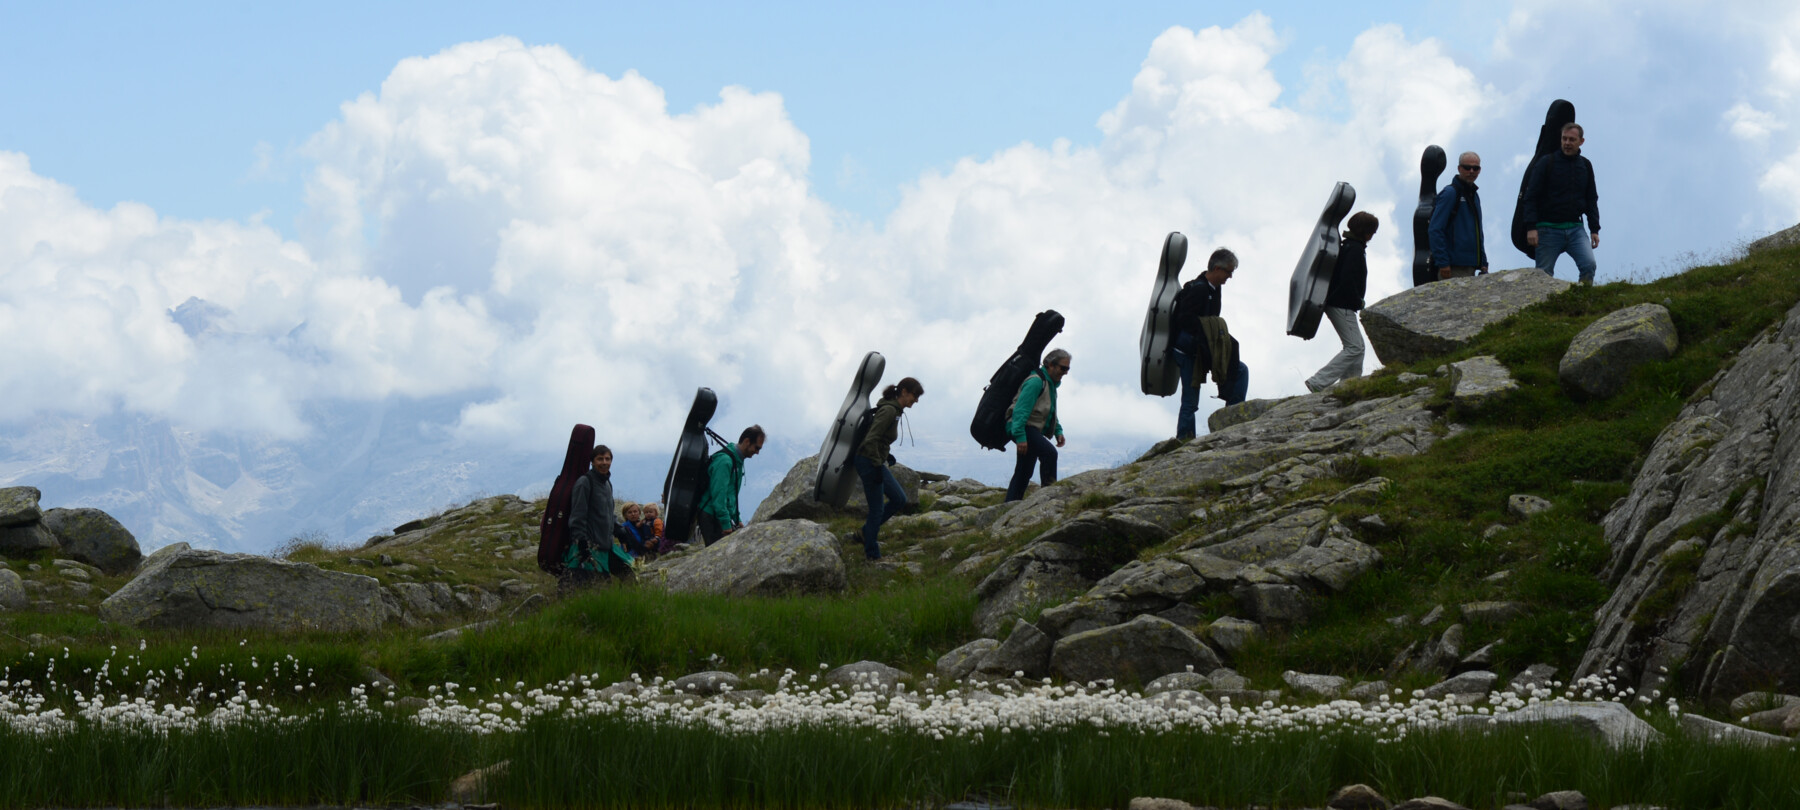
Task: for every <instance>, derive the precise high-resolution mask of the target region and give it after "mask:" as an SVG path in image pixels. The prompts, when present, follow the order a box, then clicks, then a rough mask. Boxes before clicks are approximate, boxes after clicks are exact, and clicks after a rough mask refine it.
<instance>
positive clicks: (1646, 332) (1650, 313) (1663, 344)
mask: <svg viewBox="0 0 1800 810" xmlns="http://www.w3.org/2000/svg"><path fill="white" fill-rule="evenodd" d="M1680 345H1681V341H1680V339H1679V338H1678V337H1677V336H1676V334H1675V320H1674V319H1673V318H1671V317H1669V310H1668V308H1667V307H1664V306H1663V305H1661V304H1639V305H1637V306H1635V307H1626V308H1624V309H1621V310H1618V311H1617V312H1612V313H1609V314H1607V315H1604V316H1601V318H1600V319H1599V320H1596V321H1594V322H1593V323H1591V324H1588V327H1587V328H1586V329H1583V330H1581V333H1580V334H1578V335H1576V336H1575V339H1574V340H1572V341H1570V342H1569V349H1568V351H1566V352H1564V353H1563V356H1562V361H1561V362H1560V363H1558V364H1557V366H1556V377H1557V379H1558V380H1560V381H1561V382H1562V387H1563V390H1565V391H1567V392H1569V395H1570V396H1572V397H1575V398H1577V399H1607V398H1609V397H1611V396H1613V395H1615V394H1617V393H1619V391H1620V390H1621V389H1623V388H1624V387H1625V383H1626V381H1627V380H1629V379H1630V377H1631V372H1632V371H1633V370H1634V369H1636V368H1637V367H1638V366H1641V365H1644V364H1645V363H1655V362H1658V361H1661V360H1667V359H1669V358H1671V357H1674V356H1675V349H1676V348H1677V347H1679V346H1680Z"/></svg>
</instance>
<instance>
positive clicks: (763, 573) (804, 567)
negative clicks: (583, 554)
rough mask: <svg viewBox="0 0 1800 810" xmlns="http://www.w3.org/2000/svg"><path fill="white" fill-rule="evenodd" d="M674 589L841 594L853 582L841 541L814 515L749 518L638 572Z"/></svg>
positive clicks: (734, 593) (733, 593) (747, 593)
mask: <svg viewBox="0 0 1800 810" xmlns="http://www.w3.org/2000/svg"><path fill="white" fill-rule="evenodd" d="M640 578H641V579H643V580H644V581H646V582H652V583H660V584H662V585H663V586H664V587H666V588H668V589H669V590H671V591H678V592H692V593H718V594H727V595H730V596H753V595H754V596H775V595H780V594H803V593H841V592H842V591H843V590H844V588H846V587H848V585H849V583H848V581H847V580H846V579H845V575H844V558H843V557H841V556H839V555H838V547H837V541H836V540H835V539H834V538H833V537H832V536H831V532H830V531H827V530H826V528H825V527H824V526H820V525H819V524H817V523H814V522H812V521H810V520H772V521H768V522H760V523H751V524H749V525H748V526H745V527H744V528H742V529H739V530H737V531H735V532H732V533H731V534H729V535H726V536H725V538H724V539H722V540H720V541H719V542H717V543H714V544H712V545H710V546H707V547H705V548H703V549H700V550H699V551H696V552H694V553H692V554H683V555H681V556H678V557H673V558H670V559H668V560H667V561H666V562H664V561H658V562H656V563H652V564H651V565H650V566H649V567H648V568H646V569H645V570H644V571H643V572H641V574H640Z"/></svg>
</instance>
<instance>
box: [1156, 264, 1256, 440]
mask: <svg viewBox="0 0 1800 810" xmlns="http://www.w3.org/2000/svg"><path fill="white" fill-rule="evenodd" d="M1237 266H1238V258H1237V254H1235V253H1232V252H1231V250H1230V249H1228V248H1219V249H1218V250H1215V251H1213V252H1212V256H1210V257H1208V258H1207V260H1206V270H1204V271H1202V272H1201V273H1200V275H1199V276H1198V277H1196V278H1194V280H1192V281H1189V282H1188V283H1186V284H1184V285H1182V287H1181V292H1179V293H1176V294H1175V312H1174V317H1173V318H1172V319H1171V320H1172V321H1173V322H1174V325H1175V346H1174V350H1175V365H1176V367H1178V368H1179V369H1180V370H1181V411H1180V412H1179V414H1178V415H1177V416H1176V418H1175V437H1176V438H1178V439H1192V438H1194V414H1195V412H1197V411H1199V410H1200V384H1201V383H1203V382H1206V375H1207V373H1208V372H1211V373H1212V376H1213V382H1216V383H1218V385H1219V397H1220V398H1222V399H1224V400H1225V404H1226V405H1236V404H1238V403H1239V402H1243V401H1244V397H1245V396H1247V395H1248V394H1249V391H1250V367H1249V366H1246V365H1244V363H1243V361H1242V360H1241V359H1239V357H1238V342H1237V339H1236V338H1233V337H1232V336H1231V329H1230V327H1228V326H1227V325H1226V324H1225V319H1224V318H1222V317H1220V316H1219V310H1220V307H1221V304H1220V296H1221V294H1222V293H1223V292H1224V289H1225V282H1227V281H1230V280H1231V275H1232V274H1233V273H1235V272H1237Z"/></svg>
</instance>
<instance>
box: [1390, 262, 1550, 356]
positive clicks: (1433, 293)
mask: <svg viewBox="0 0 1800 810" xmlns="http://www.w3.org/2000/svg"><path fill="white" fill-rule="evenodd" d="M1571 286H1573V285H1571V284H1570V283H1569V282H1567V281H1558V280H1556V279H1554V278H1551V277H1550V276H1548V275H1545V274H1544V273H1543V272H1542V271H1539V270H1537V269H1535V268H1529V267H1527V268H1524V269H1521V270H1502V271H1499V272H1496V273H1489V274H1487V275H1485V276H1475V277H1473V278H1452V279H1446V280H1444V281H1439V282H1436V283H1434V284H1426V285H1423V286H1419V287H1414V288H1412V289H1410V290H1406V291H1404V292H1401V293H1399V294H1397V295H1391V296H1388V297H1387V298H1383V299H1381V300H1380V301H1377V302H1376V303H1375V304H1374V305H1373V306H1370V307H1368V308H1367V309H1364V310H1363V311H1362V325H1363V331H1364V332H1367V333H1368V335H1369V345H1370V347H1372V348H1373V349H1374V350H1375V356H1376V357H1378V358H1380V359H1381V362H1382V363H1383V364H1385V365H1394V364H1405V363H1417V362H1419V361H1421V360H1428V359H1430V358H1433V357H1438V356H1440V355H1445V354H1449V353H1451V352H1453V351H1456V350H1457V349H1460V348H1462V347H1464V346H1467V345H1469V343H1470V342H1471V341H1473V340H1474V339H1475V336H1476V335H1478V334H1480V333H1481V330H1483V329H1486V328H1487V327H1488V326H1489V325H1491V324H1495V323H1499V322H1500V321H1503V320H1505V319H1507V318H1508V317H1511V316H1512V315H1513V313H1516V312H1518V311H1519V310H1522V309H1524V308H1526V307H1529V306H1531V305H1532V304H1536V303H1538V302H1540V301H1543V300H1544V299H1546V298H1549V297H1550V296H1552V295H1556V294H1557V293H1560V292H1564V291H1566V290H1568V289H1569V287H1571Z"/></svg>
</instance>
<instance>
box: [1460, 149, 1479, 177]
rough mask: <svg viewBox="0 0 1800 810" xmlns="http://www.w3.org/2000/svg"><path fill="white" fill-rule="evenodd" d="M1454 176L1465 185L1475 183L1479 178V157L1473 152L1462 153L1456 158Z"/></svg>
mask: <svg viewBox="0 0 1800 810" xmlns="http://www.w3.org/2000/svg"><path fill="white" fill-rule="evenodd" d="M1456 176H1457V177H1461V178H1462V179H1463V182H1465V183H1473V182H1475V178H1477V177H1480V176H1481V156H1480V155H1477V154H1475V153H1474V152H1464V153H1462V155H1460V156H1458V157H1457V158H1456Z"/></svg>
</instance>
